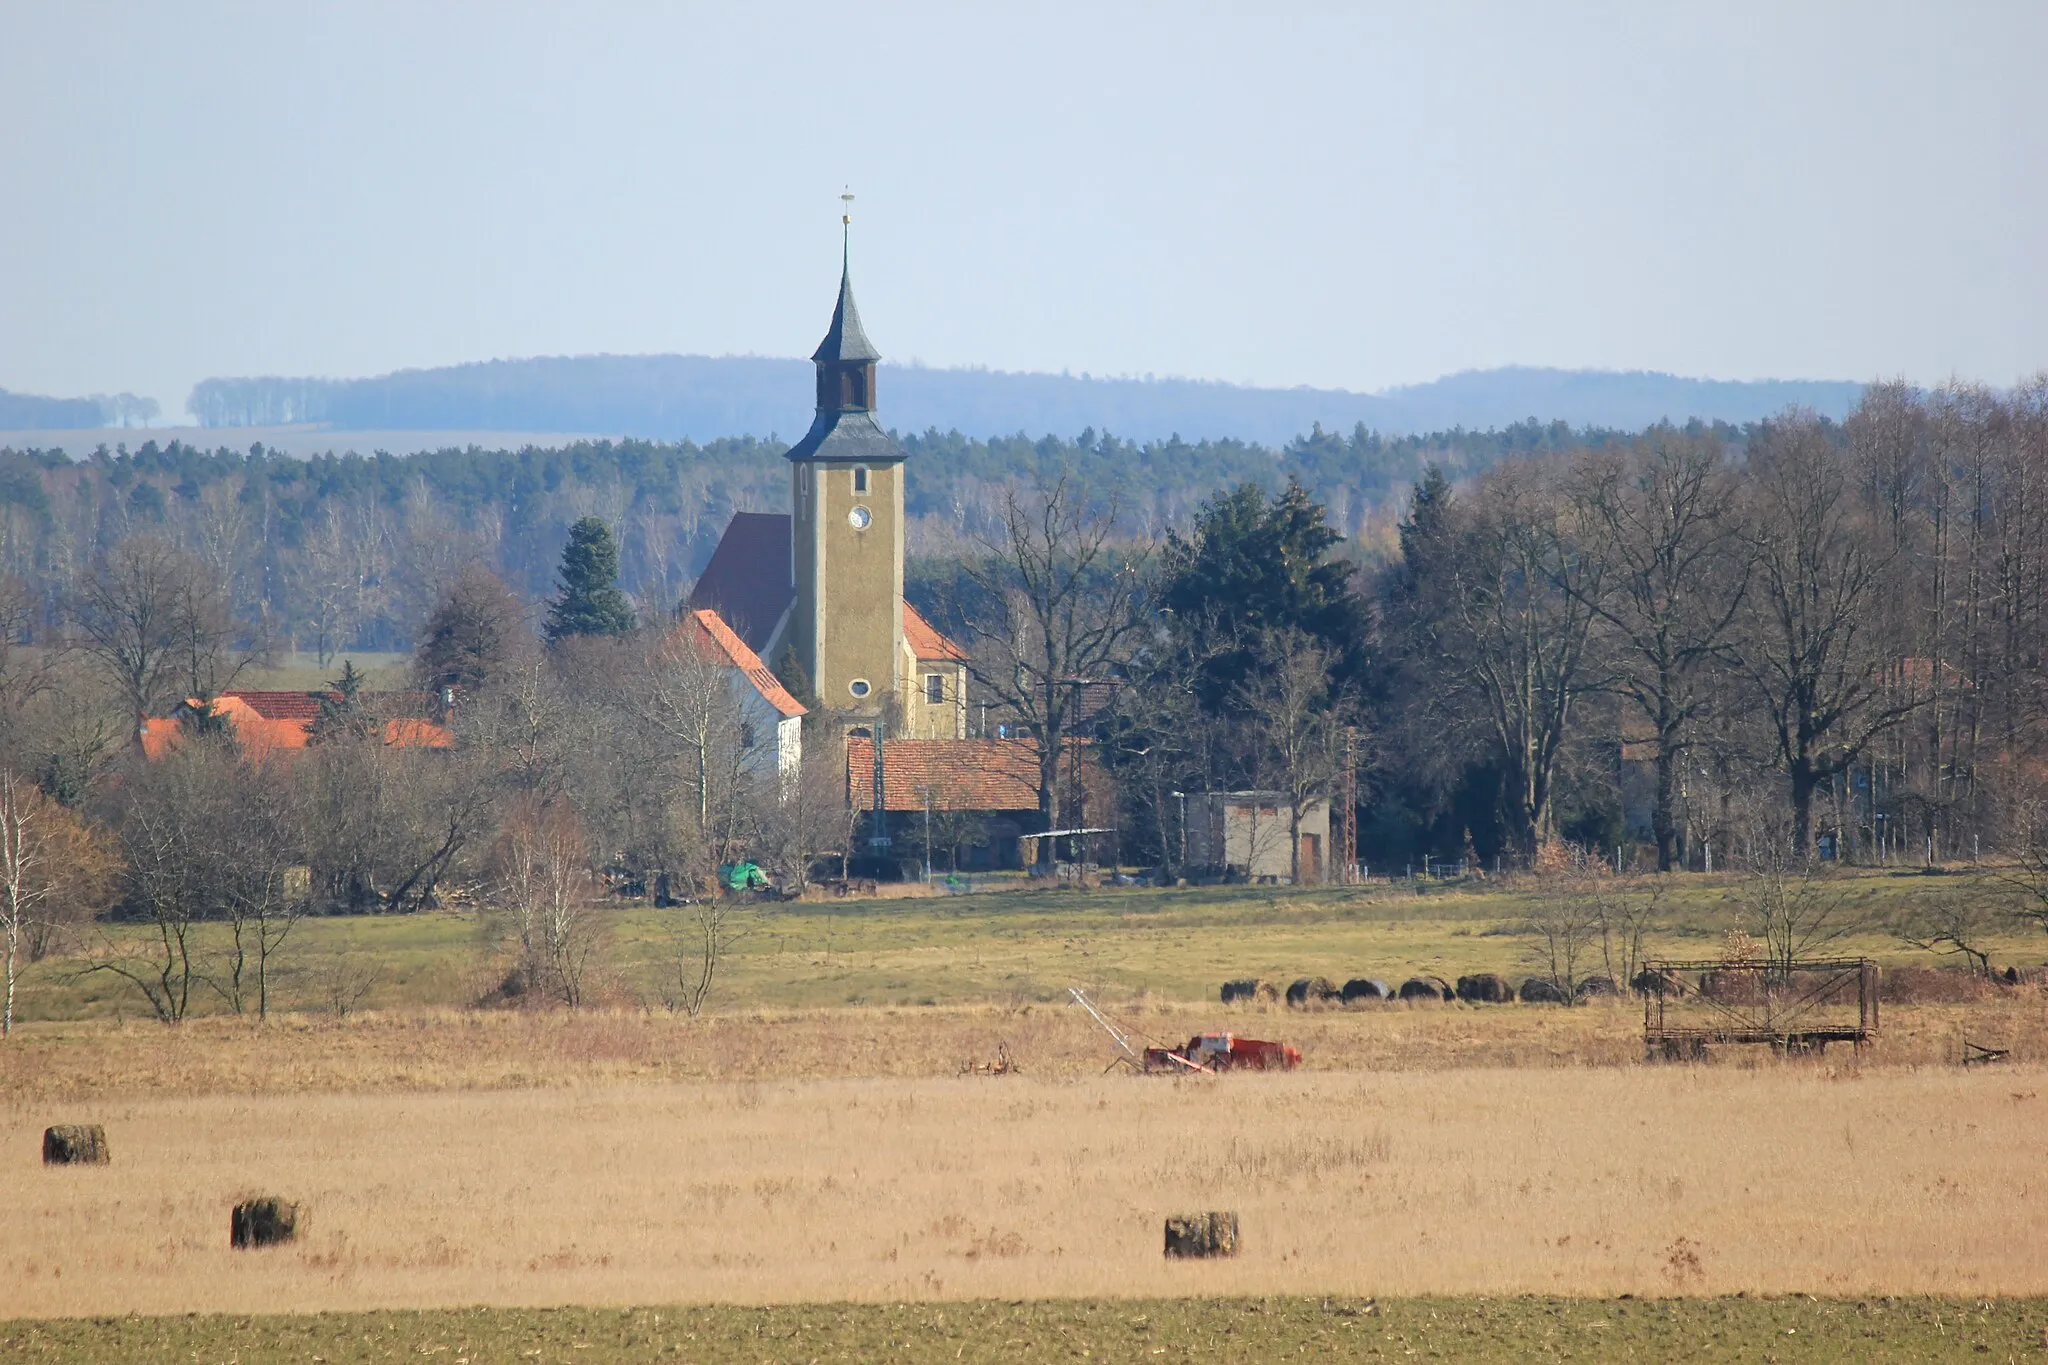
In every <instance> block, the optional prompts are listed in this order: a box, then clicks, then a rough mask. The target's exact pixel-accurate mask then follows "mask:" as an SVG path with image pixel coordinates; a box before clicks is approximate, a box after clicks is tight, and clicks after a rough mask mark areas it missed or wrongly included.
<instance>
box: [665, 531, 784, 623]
mask: <svg viewBox="0 0 2048 1365" xmlns="http://www.w3.org/2000/svg"><path fill="white" fill-rule="evenodd" d="M790 536H791V531H790V522H789V517H788V516H787V515H786V514H784V513H779V512H775V513H770V512H735V513H733V514H732V520H731V521H730V522H728V523H727V524H726V528H725V534H724V535H722V536H720V537H719V538H718V548H717V549H715V550H713V551H712V552H711V562H710V563H709V564H706V565H705V566H704V573H703V575H702V576H701V577H699V578H698V579H697V585H696V586H695V587H693V588H691V589H690V600H689V603H688V605H689V608H690V610H692V611H698V610H708V611H715V612H717V613H718V614H719V615H720V616H721V617H723V618H725V622H726V624H727V625H729V626H731V627H732V630H733V633H734V634H735V635H738V636H739V637H740V639H742V640H744V641H746V642H747V648H748V649H751V650H754V651H756V652H758V651H760V650H763V649H766V648H767V647H768V637H769V635H770V634H772V633H773V632H774V630H775V626H776V623H777V622H779V621H780V620H782V614H783V613H784V612H785V611H788V610H789V604H790V603H791V602H793V601H795V600H796V585H795V584H793V583H791V582H790V579H789V574H790V558H789V555H790Z"/></svg>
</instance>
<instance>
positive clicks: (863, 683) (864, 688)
mask: <svg viewBox="0 0 2048 1365" xmlns="http://www.w3.org/2000/svg"><path fill="white" fill-rule="evenodd" d="M846 690H847V691H849V692H851V693H853V695H854V696H856V697H865V696H866V695H867V694H868V692H869V690H870V689H869V688H868V680H867V679H866V678H855V679H854V680H853V681H852V682H850V683H848V684H847V685H846Z"/></svg>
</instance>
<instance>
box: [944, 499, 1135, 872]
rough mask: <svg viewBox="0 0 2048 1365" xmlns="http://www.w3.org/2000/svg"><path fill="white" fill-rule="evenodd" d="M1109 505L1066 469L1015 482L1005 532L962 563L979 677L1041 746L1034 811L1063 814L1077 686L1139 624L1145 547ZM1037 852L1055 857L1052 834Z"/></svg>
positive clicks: (1126, 649)
mask: <svg viewBox="0 0 2048 1365" xmlns="http://www.w3.org/2000/svg"><path fill="white" fill-rule="evenodd" d="M1115 523H1116V509H1115V507H1114V506H1110V507H1108V508H1104V509H1101V510H1099V511H1098V510H1096V509H1094V508H1092V507H1090V506H1089V504H1088V502H1087V500H1086V498H1085V497H1084V496H1083V494H1082V490H1081V489H1080V488H1079V487H1078V486H1077V485H1076V484H1075V483H1073V482H1071V481H1070V480H1069V479H1067V478H1065V477H1062V478H1060V479H1059V480H1057V481H1056V482H1054V483H1052V484H1050V485H1041V486H1039V487H1038V488H1036V489H1034V490H1032V491H1031V492H1029V493H1020V492H1019V491H1018V490H1016V489H1014V488H1013V489H1010V490H1008V491H1007V492H1006V493H1005V494H1004V497H1003V504H1002V510H1001V512H1000V515H999V527H1000V529H999V531H998V532H997V533H996V534H995V535H993V536H984V537H982V538H981V539H980V542H979V548H980V550H981V557H980V558H979V559H978V560H977V561H975V562H973V563H971V564H970V565H969V566H968V567H967V568H966V569H965V570H964V573H965V575H966V579H967V583H966V584H965V587H966V589H967V591H965V592H964V593H962V594H960V596H961V598H962V599H963V600H961V601H959V602H958V603H957V615H958V616H959V617H960V618H961V619H960V620H959V622H958V623H957V624H959V625H961V626H962V627H964V633H965V634H967V635H968V637H969V638H970V639H971V640H972V641H973V646H972V650H971V653H972V659H971V662H970V663H969V665H968V668H969V670H970V671H971V672H972V673H973V675H974V678H975V680H976V681H977V682H978V683H979V684H980V685H981V687H982V688H983V689H984V690H985V691H986V692H987V694H988V695H989V696H991V697H993V698H995V700H996V701H997V703H998V704H999V705H1000V706H1001V707H1002V709H1003V710H1004V711H1005V712H1007V713H1008V714H1009V715H1010V716H1011V717H1014V719H1015V721H1016V722H1017V723H1018V724H1020V725H1021V726H1022V727H1023V729H1024V731H1025V733H1026V734H1027V735H1028V736H1029V737H1030V742H1031V743H1032V744H1033V746H1034V747H1035V748H1036V749H1037V753H1038V813H1039V817H1040V818H1041V819H1042V820H1043V821H1044V822H1045V827H1046V828H1047V829H1057V828H1058V827H1059V824H1060V820H1061V810H1060V763H1061V761H1062V758H1063V756H1064V753H1065V747H1066V745H1067V743H1068V742H1069V741H1070V740H1071V739H1072V738H1075V737H1076V727H1077V726H1078V725H1080V724H1083V723H1085V721H1086V719H1087V717H1085V716H1084V715H1083V714H1082V713H1081V712H1082V702H1081V697H1082V691H1081V685H1082V684H1084V683H1089V682H1099V681H1103V680H1106V679H1107V678H1108V677H1109V676H1110V674H1111V673H1112V672H1114V671H1115V670H1116V669H1117V668H1118V667H1119V666H1121V665H1122V664H1123V663H1124V661H1125V660H1126V658H1128V656H1129V654H1130V651H1131V648H1132V646H1133V645H1134V643H1135V642H1136V640H1137V639H1138V637H1139V635H1140V632H1141V630H1142V628H1143V619H1142V616H1141V612H1140V607H1141V601H1142V589H1141V571H1142V569H1143V566H1144V562H1145V559H1146V551H1145V550H1144V548H1143V547H1141V546H1138V545H1135V544H1131V543H1128V542H1119V540H1118V539H1117V538H1116V536H1115V533H1114V528H1115ZM1038 843H1039V857H1040V859H1041V860H1042V861H1045V862H1050V861H1051V859H1052V856H1053V849H1052V843H1053V841H1052V840H1050V839H1041V840H1039V841H1038Z"/></svg>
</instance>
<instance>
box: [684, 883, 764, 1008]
mask: <svg viewBox="0 0 2048 1365" xmlns="http://www.w3.org/2000/svg"><path fill="white" fill-rule="evenodd" d="M755 923H756V915H755V912H754V907H753V906H752V905H751V904H750V903H748V902H746V901H742V900H738V899H735V898H734V897H732V896H729V895H727V894H726V893H725V892H724V891H723V890H719V891H715V892H713V893H712V894H710V895H708V896H699V897H697V898H696V899H695V900H693V901H692V902H691V903H690V905H689V907H688V915H687V917H686V918H685V919H684V920H683V921H682V922H681V923H680V924H678V925H677V927H676V928H675V930H674V931H673V933H672V934H671V937H670V949H671V952H672V954H673V957H672V959H671V965H672V969H673V971H674V973H675V988H676V994H675V995H674V996H673V997H672V999H671V1001H670V1008H671V1009H674V1008H677V1007H680V1008H681V1009H683V1010H684V1011H685V1012H686V1013H688V1014H689V1015H690V1017H691V1018H693V1019H694V1018H695V1017H696V1016H697V1015H699V1014H701V1013H702V1012H703V1010H704V1002H705V1001H706V1000H708V999H710V998H711V989H712V987H713V986H714V985H716V984H717V981H718V973H719V970H720V968H721V967H723V966H724V964H725V959H726V957H727V955H728V954H730V953H731V951H732V949H733V947H734V945H736V944H738V943H739V942H741V941H742V940H744V939H745V938H746V937H747V935H749V934H750V933H752V932H753V930H754V927H755Z"/></svg>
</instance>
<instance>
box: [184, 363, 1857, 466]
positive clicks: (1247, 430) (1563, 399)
mask: <svg viewBox="0 0 2048 1365" xmlns="http://www.w3.org/2000/svg"><path fill="white" fill-rule="evenodd" d="M884 383H885V394H886V404H885V416H886V417H887V419H888V420H890V421H892V422H895V423H898V424H900V425H902V426H903V427H904V428H905V429H907V430H912V431H922V430H926V429H933V428H935V429H937V430H940V431H948V430H958V431H962V432H966V433H968V434H969V435H973V436H990V435H996V434H1013V433H1020V432H1021V433H1024V434H1026V435H1029V436H1033V437H1036V436H1041V435H1044V434H1046V433H1048V432H1075V431H1080V430H1082V429H1083V428H1084V427H1085V428H1094V429H1097V430H1104V429H1106V430H1110V431H1116V432H1119V433H1121V434H1123V435H1125V436H1127V437H1130V438H1132V439H1134V440H1138V441H1163V440H1168V439H1172V438H1174V437H1176V436H1179V437H1184V438H1186V439H1188V440H1191V441H1194V440H1225V439H1237V440H1242V441H1252V442H1259V443H1263V444H1266V445H1281V444H1284V443H1286V442H1288V441H1290V440H1293V439H1294V438H1295V437H1297V436H1299V435H1300V434H1301V433H1303V432H1305V431H1309V430H1311V429H1312V428H1314V427H1315V426H1317V425H1318V424H1320V425H1321V426H1323V427H1325V428H1327V429H1331V430H1339V431H1342V430H1349V429H1350V428H1352V427H1353V426H1356V425H1358V424H1360V423H1363V424H1365V425H1366V426H1368V427H1371V428H1373V429H1374V430H1377V431H1382V432H1396V433H1419V432H1427V431H1435V430H1449V429H1453V428H1463V429H1475V430H1486V429H1489V428H1496V427H1505V426H1508V425H1510V424H1512V423H1516V422H1524V421H1529V420H1540V421H1545V422H1548V421H1552V420H1557V421H1563V422H1566V423H1569V424H1571V425H1574V426H1587V425H1591V426H1603V427H1628V428H1636V429H1639V428H1642V427H1645V426H1649V425H1651V424H1653V423H1656V422H1660V421H1672V422H1685V421H1688V420H1690V419H1692V418H1699V419H1701V420H1703V421H1724V422H1733V423H1743V422H1752V421H1758V420H1761V419H1762V418H1765V417H1768V416H1770V415H1772V414H1774V413H1777V412H1780V411H1782V410H1784V409H1785V408H1787V407H1804V408H1811V409H1813V410H1814V411H1815V412H1818V413H1820V414H1822V415H1823V416H1827V417H1831V418H1835V419H1837V420H1839V419H1840V418H1841V417H1843V416H1844V415H1846V414H1847V412H1848V411H1849V409H1850V408H1851V407H1853V406H1854V405H1855V403H1856V399H1857V397H1858V395H1859V394H1860V393H1861V392H1862V388H1863V386H1862V385H1861V384H1853V383H1842V382H1819V381H1783V380H1763V381H1753V382H1747V381H1744V382H1723V381H1716V380H1704V379H1684V378H1679V377H1677V376H1674V375H1668V374H1655V373H1647V372H1632V373H1617V372H1613V371H1595V370H1556V369H1537V368H1528V367H1513V368H1506V369H1494V370H1470V371H1466V372H1464V373H1461V374H1455V375H1450V376H1447V377H1445V378H1443V379H1438V380H1434V381H1432V382H1430V383H1427V384H1418V385H1413V386H1409V387H1406V388H1399V389H1393V390H1390V391H1388V392H1386V393H1381V394H1364V393H1352V392H1347V391H1344V390H1340V389H1312V388H1307V387H1297V388H1289V389H1276V388H1255V387H1250V386H1246V385H1238V384H1222V383H1213V382H1206V381H1200V380H1190V379H1154V378H1152V377H1150V376H1146V377H1144V378H1103V377H1097V376H1090V375H1085V374H1084V375H1069V374H1015V373H1006V372H1003V371H998V370H979V369H926V368H923V367H921V366H902V365H891V366H889V367H888V372H887V374H886V376H885V378H884ZM810 392H811V374H810V366H809V362H807V361H802V360H785V359H776V358H768V357H760V356H718V357H713V356H684V355H653V356H612V355H599V356H550V357H541V358H537V359H530V360H493V361H487V362H483V363H480V364H470V365H453V366H448V367H444V368H440V369H425V370H401V371H398V372H397V373H394V374H386V375H378V376H375V377H373V378H365V379H304V378H301V379H290V378H243V379H228V378H222V379H208V380H205V381H204V382H202V383H200V384H199V385H198V386H197V387H195V388H194V389H193V391H192V396H191V398H190V400H189V402H188V406H189V407H190V409H191V411H192V413H193V415H194V417H195V418H196V419H197V420H198V421H199V423H200V424H201V425H202V426H209V427H234V426H242V427H261V426H284V425H291V424H295V423H308V422H310V423H325V424H327V425H329V426H331V427H332V428H334V429H335V430H336V431H390V430H414V431H437V430H438V431H463V430H495V431H532V432H575V433H604V434H612V435H630V436H637V437H645V438H648V439H652V440H669V441H673V440H696V441H705V440H710V439H714V438H717V437H726V436H736V435H751V436H758V437H768V436H774V435H781V436H784V437H793V436H795V435H797V434H800V433H801V432H802V431H803V430H804V428H805V427H806V426H807V425H809V422H810V409H809V395H810ZM338 448H345V446H340V447H338Z"/></svg>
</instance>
